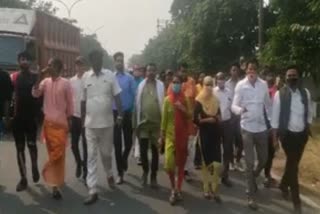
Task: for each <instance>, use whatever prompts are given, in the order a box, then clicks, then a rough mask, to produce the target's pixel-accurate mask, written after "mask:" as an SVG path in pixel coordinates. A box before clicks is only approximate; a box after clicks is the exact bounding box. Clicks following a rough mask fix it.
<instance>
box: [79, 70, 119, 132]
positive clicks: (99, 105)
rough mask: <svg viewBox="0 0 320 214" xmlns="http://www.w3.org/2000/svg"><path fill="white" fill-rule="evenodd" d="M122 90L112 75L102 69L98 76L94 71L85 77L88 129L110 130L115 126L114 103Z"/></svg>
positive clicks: (84, 91)
mask: <svg viewBox="0 0 320 214" xmlns="http://www.w3.org/2000/svg"><path fill="white" fill-rule="evenodd" d="M120 92H121V88H120V86H119V83H118V81H117V79H116V77H115V75H114V74H113V73H112V71H109V70H107V69H102V70H101V73H100V74H99V75H98V76H97V75H96V74H95V73H94V72H93V71H92V70H90V71H89V72H87V73H86V74H84V76H83V98H82V100H84V101H86V118H85V127H86V128H108V127H112V126H113V125H114V121H113V110H112V103H113V100H114V97H115V96H116V95H118V94H120Z"/></svg>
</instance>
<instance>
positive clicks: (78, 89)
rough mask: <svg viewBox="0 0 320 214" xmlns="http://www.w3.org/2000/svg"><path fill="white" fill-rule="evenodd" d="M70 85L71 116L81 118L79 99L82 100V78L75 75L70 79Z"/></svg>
mask: <svg viewBox="0 0 320 214" xmlns="http://www.w3.org/2000/svg"><path fill="white" fill-rule="evenodd" d="M70 83H71V86H72V93H73V107H74V111H73V116H75V117H79V118H80V117H81V99H82V93H83V89H82V77H81V78H79V77H78V75H77V74H76V75H75V76H74V77H72V78H71V79H70Z"/></svg>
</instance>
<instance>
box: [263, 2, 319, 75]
mask: <svg viewBox="0 0 320 214" xmlns="http://www.w3.org/2000/svg"><path fill="white" fill-rule="evenodd" d="M271 6H272V10H273V11H274V12H276V13H278V14H279V16H278V19H277V24H276V25H275V26H274V27H272V28H270V29H269V31H268V33H269V41H268V42H267V44H266V46H265V49H264V51H263V54H262V56H261V59H262V60H263V61H264V62H265V63H269V64H274V65H277V66H278V67H279V68H284V67H286V66H288V65H290V64H296V65H298V66H299V67H301V69H302V71H303V74H304V75H307V76H308V75H311V76H312V77H313V79H314V80H315V81H319V80H320V62H319V58H320V24H319V20H320V2H319V1H318V0H290V1H289V0H273V1H271Z"/></svg>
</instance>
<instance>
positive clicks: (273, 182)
mask: <svg viewBox="0 0 320 214" xmlns="http://www.w3.org/2000/svg"><path fill="white" fill-rule="evenodd" d="M276 183H277V181H276V180H275V179H273V178H272V177H268V178H266V179H265V180H264V182H263V185H264V187H265V188H272V187H275V186H276Z"/></svg>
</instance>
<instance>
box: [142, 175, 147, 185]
mask: <svg viewBox="0 0 320 214" xmlns="http://www.w3.org/2000/svg"><path fill="white" fill-rule="evenodd" d="M141 184H142V186H143V187H145V186H147V184H148V174H147V173H143V175H142V177H141Z"/></svg>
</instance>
